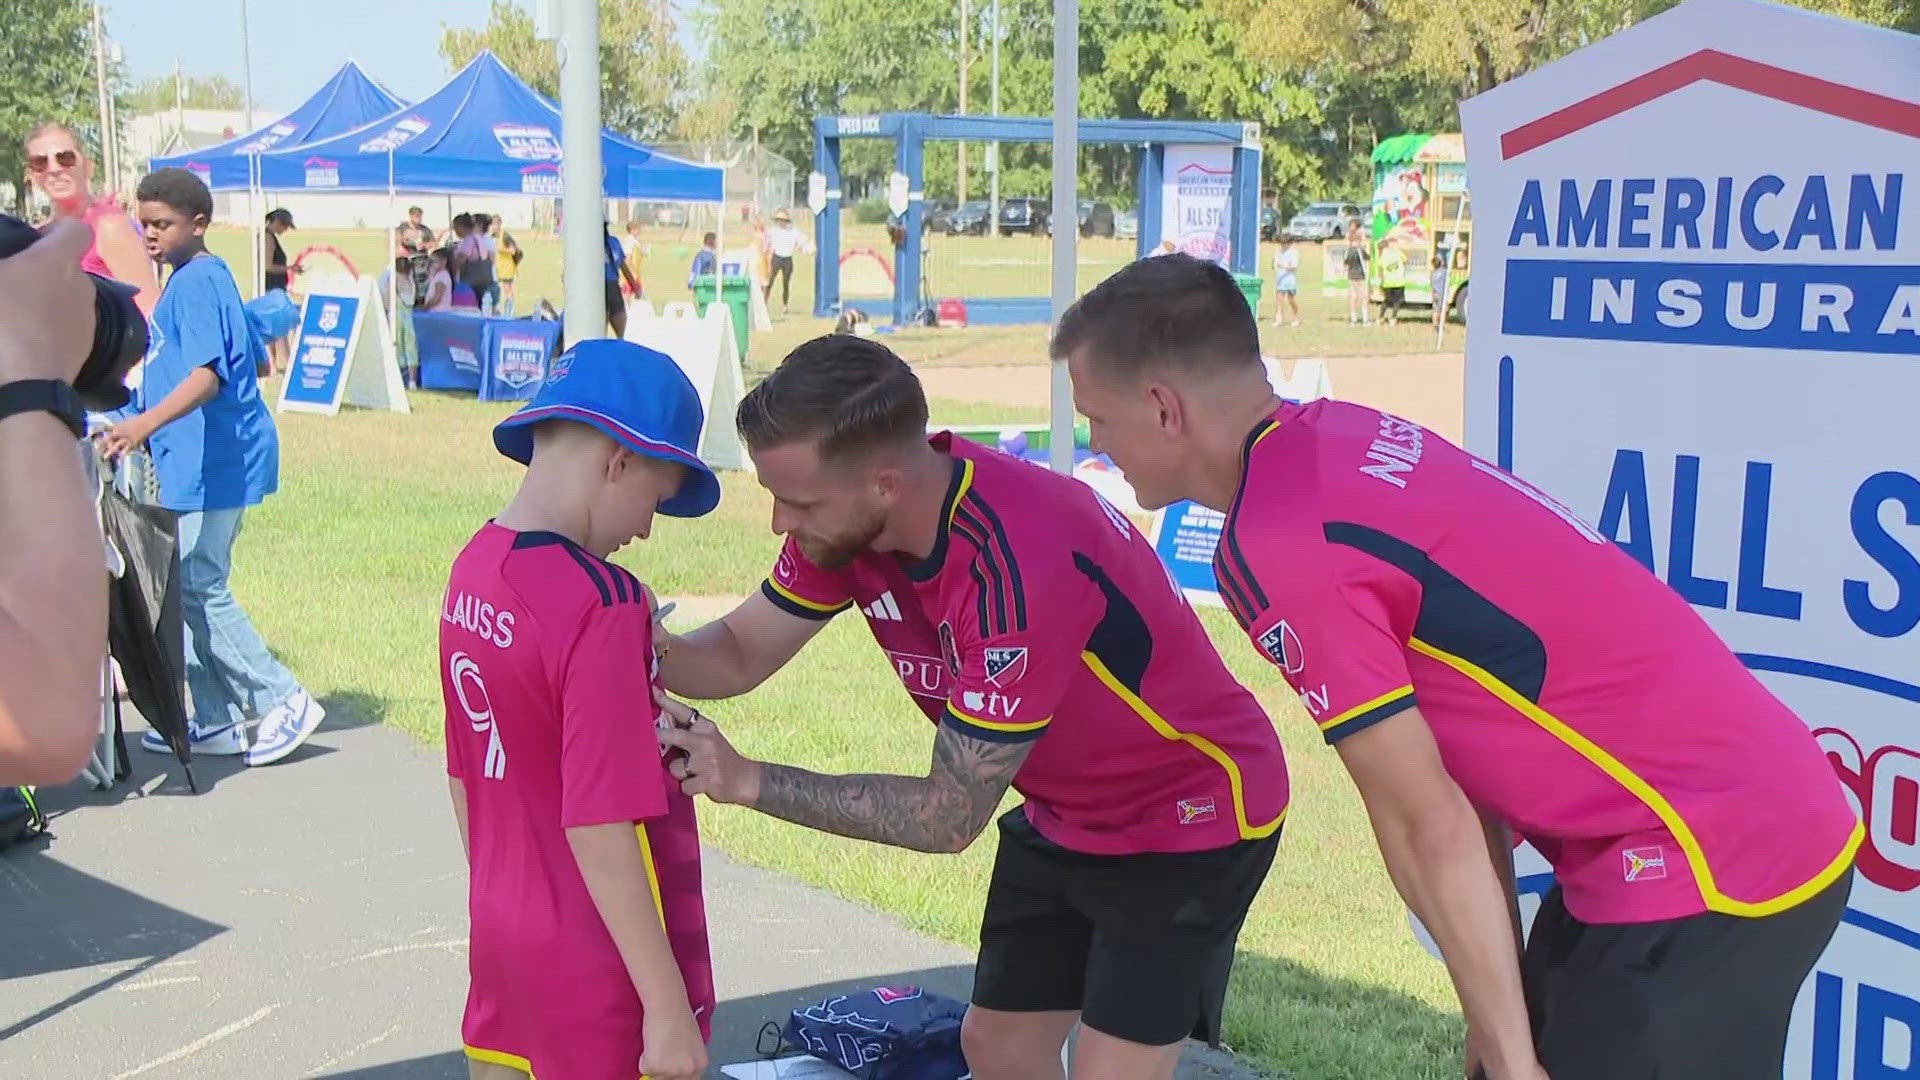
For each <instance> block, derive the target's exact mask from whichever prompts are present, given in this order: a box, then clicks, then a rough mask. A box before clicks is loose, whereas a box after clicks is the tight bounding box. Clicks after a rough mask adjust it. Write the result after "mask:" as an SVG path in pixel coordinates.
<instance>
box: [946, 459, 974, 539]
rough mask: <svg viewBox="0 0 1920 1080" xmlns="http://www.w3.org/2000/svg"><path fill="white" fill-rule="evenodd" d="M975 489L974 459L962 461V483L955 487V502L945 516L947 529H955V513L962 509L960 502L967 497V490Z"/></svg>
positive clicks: (948, 505) (950, 505) (949, 504)
mask: <svg viewBox="0 0 1920 1080" xmlns="http://www.w3.org/2000/svg"><path fill="white" fill-rule="evenodd" d="M971 487H973V459H972V458H961V459H960V482H959V483H958V484H955V485H954V486H953V501H952V502H950V503H948V504H947V511H946V513H945V514H944V515H943V518H944V520H945V521H946V524H947V528H949V529H951V528H953V512H954V511H955V510H958V509H959V508H960V500H961V499H964V498H966V497H967V489H968V488H971Z"/></svg>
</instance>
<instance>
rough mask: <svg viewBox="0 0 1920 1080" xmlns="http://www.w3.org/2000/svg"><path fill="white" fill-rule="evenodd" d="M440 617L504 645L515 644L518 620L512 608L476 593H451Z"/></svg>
mask: <svg viewBox="0 0 1920 1080" xmlns="http://www.w3.org/2000/svg"><path fill="white" fill-rule="evenodd" d="M440 620H441V621H442V622H448V623H452V624H453V625H455V626H458V627H460V628H461V629H462V630H466V631H468V632H469V633H474V634H479V635H480V639H481V640H482V641H490V642H492V643H493V644H495V645H497V646H499V647H500V648H502V649H507V648H511V647H512V646H513V624H514V622H515V621H517V620H515V618H514V615H513V612H511V611H508V610H507V609H505V608H496V607H494V606H493V605H492V604H489V603H487V602H486V601H485V600H482V599H480V598H479V597H477V596H468V595H467V594H466V593H448V594H447V599H446V602H445V604H443V605H442V606H441V609H440Z"/></svg>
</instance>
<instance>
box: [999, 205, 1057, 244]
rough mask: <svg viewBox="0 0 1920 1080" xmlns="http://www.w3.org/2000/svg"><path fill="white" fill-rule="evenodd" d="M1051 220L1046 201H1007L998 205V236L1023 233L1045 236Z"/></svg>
mask: <svg viewBox="0 0 1920 1080" xmlns="http://www.w3.org/2000/svg"><path fill="white" fill-rule="evenodd" d="M1051 219H1052V215H1051V213H1050V212H1049V209H1048V205H1047V200H1046V199H1029V198H1018V199H1007V200H1006V201H1004V202H1002V203H1001V204H1000V235H1002V236H1012V235H1013V234H1014V233H1017V232H1023V233H1028V234H1031V235H1033V236H1045V235H1046V232H1047V223H1048V222H1049V221H1050V220H1051Z"/></svg>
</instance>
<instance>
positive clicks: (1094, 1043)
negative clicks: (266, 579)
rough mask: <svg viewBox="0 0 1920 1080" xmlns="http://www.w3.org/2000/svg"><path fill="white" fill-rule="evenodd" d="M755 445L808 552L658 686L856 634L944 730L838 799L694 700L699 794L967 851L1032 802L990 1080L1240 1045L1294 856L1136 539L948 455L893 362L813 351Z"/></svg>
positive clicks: (995, 972) (991, 908)
mask: <svg viewBox="0 0 1920 1080" xmlns="http://www.w3.org/2000/svg"><path fill="white" fill-rule="evenodd" d="M739 427H740V431H741V434H742V435H743V436H744V437H745V440H746V445H747V450H748V452H749V453H750V454H751V455H752V457H753V463H754V468H755V471H756V473H757V475H758V478H759V480H760V482H761V484H763V485H764V486H765V487H766V488H767V489H768V490H769V491H770V492H771V493H772V494H773V500H774V501H773V507H774V509H773V528H774V531H775V532H778V533H783V534H785V535H786V537H787V542H786V546H785V547H784V549H783V550H782V551H781V553H780V556H779V560H778V562H777V563H776V565H775V567H774V571H773V574H772V576H771V577H769V578H768V579H767V580H766V582H765V583H764V585H763V587H762V588H761V590H760V591H759V592H758V593H756V594H754V595H753V596H751V597H749V598H748V599H747V600H746V601H745V602H744V603H742V604H741V605H740V606H739V607H738V608H736V609H735V610H734V611H733V612H732V613H730V614H728V615H727V616H725V617H724V618H722V619H721V620H720V621H718V622H716V623H713V624H711V625H709V626H706V627H703V628H701V629H698V630H695V631H693V632H691V633H689V634H687V635H686V636H684V637H681V638H679V639H677V640H670V641H668V642H667V643H666V646H665V647H666V650H667V651H666V654H665V656H664V657H663V659H662V661H661V681H662V682H663V683H664V684H665V686H666V687H667V688H668V689H669V690H672V691H674V692H676V693H679V694H683V695H686V696H689V697H695V698H722V697H730V696H733V695H735V694H742V693H745V692H747V691H748V690H750V689H752V688H753V687H755V686H757V685H758V684H759V683H760V682H761V681H763V680H764V679H766V678H767V677H768V676H769V675H771V674H772V673H773V672H774V671H775V670H776V669H778V668H780V667H781V666H783V665H785V664H786V663H787V662H788V661H789V660H791V659H792V658H793V657H794V655H795V654H796V653H798V652H799V650H800V648H801V647H802V646H803V645H804V644H805V643H806V642H807V641H808V640H809V639H810V638H812V637H813V635H814V634H816V633H817V632H819V630H820V629H821V628H822V627H823V626H825V625H826V623H827V621H828V620H829V619H832V618H833V617H834V616H836V615H838V614H839V613H841V612H843V611H846V610H848V609H850V608H857V609H859V612H860V614H861V616H862V617H864V618H865V620H866V622H867V625H868V626H869V627H870V628H871V629H872V631H873V635H874V639H875V642H876V643H877V644H878V645H879V646H880V649H881V651H882V653H883V654H884V658H885V661H886V663H887V664H888V665H889V666H890V667H891V668H892V669H893V670H894V671H895V672H896V673H897V674H898V675H899V677H900V679H901V681H902V683H903V684H904V685H905V688H906V690H907V692H908V694H910V695H911V697H912V700H913V701H914V703H915V704H916V705H917V706H918V707H919V710H920V712H921V714H922V718H921V720H920V723H922V724H924V723H927V722H931V723H932V724H933V725H934V727H935V729H936V730H935V732H934V735H933V740H932V742H933V748H932V754H931V761H930V763H929V765H928V768H927V771H926V772H925V773H924V774H921V775H917V776H889V775H858V776H825V775H821V774H819V773H813V772H808V771H807V770H805V769H801V768H796V767H793V766H788V765H776V764H770V763H769V764H762V763H759V762H754V761H749V760H746V759H744V758H742V757H741V756H740V755H739V754H737V753H735V752H734V750H733V748H732V747H731V746H730V745H728V743H727V741H726V740H725V739H724V738H723V737H722V736H721V735H720V733H719V731H718V730H717V729H716V727H715V726H714V724H713V723H712V722H710V721H707V720H705V719H704V718H698V717H696V716H695V715H694V714H692V713H691V711H690V710H688V709H687V708H686V707H685V706H684V705H681V704H679V703H677V702H673V703H671V704H670V705H669V708H670V709H671V710H673V711H674V712H675V714H676V717H677V718H679V719H682V720H684V721H687V722H690V723H691V725H692V727H691V729H690V730H669V731H666V732H663V733H662V740H663V741H665V742H667V743H669V744H671V745H674V746H677V747H679V748H680V749H682V750H684V751H685V752H686V755H687V756H686V758H685V759H684V760H676V761H674V762H673V765H672V771H673V774H674V775H675V776H678V777H681V778H683V779H684V781H685V784H684V788H683V790H686V791H688V792H690V793H701V792H704V793H706V794H707V795H709V796H710V797H712V798H713V799H715V800H718V801H722V802H731V803H740V804H744V805H748V806H751V807H753V808H755V809H757V810H759V811H761V812H762V813H766V814H770V815H772V816H774V817H778V818H783V819H785V820H787V821H791V822H795V823H797V824H800V825H804V826H807V827H809V828H814V829H819V830H822V831H825V832H830V833H837V834H839V835H842V836H851V837H857V838H860V839H865V840H872V841H876V842H878V843H883V844H893V845H896V846H899V847H906V848H913V849H915V850H919V851H929V852H954V851H960V850H962V849H964V848H965V847H967V846H968V845H969V844H971V843H972V842H973V840H974V838H975V837H976V836H978V835H979V834H980V832H981V831H982V830H984V829H985V828H986V827H987V825H988V823H989V822H990V821H992V820H993V817H994V814H995V813H996V811H997V809H998V807H999V805H1000V801H1001V797H1002V796H1003V795H1004V794H1005V792H1006V790H1007V788H1008V787H1009V786H1012V787H1013V788H1014V789H1016V790H1017V791H1019V792H1020V793H1021V794H1022V795H1024V796H1025V797H1026V801H1025V802H1024V803H1023V804H1022V805H1021V806H1019V807H1018V808H1016V809H1014V810H1011V811H1009V812H1008V813H1007V814H1006V815H1005V816H1003V817H1002V818H1001V819H1000V824H999V829H1000V844H999V854H998V858H997V860H996V862H995V864H994V870H993V878H992V881H991V883H990V884H989V886H988V889H987V900H986V911H985V915H984V918H983V921H982V925H981V930H980V955H979V964H978V967H977V971H976V974H975V979H974V991H973V1007H972V1009H971V1010H970V1011H969V1012H968V1014H967V1018H966V1021H965V1024H964V1026H963V1029H962V1044H963V1048H964V1049H965V1052H966V1056H967V1063H968V1065H969V1067H970V1068H971V1069H972V1070H973V1075H974V1076H975V1077H978V1078H979V1080H1003V1078H1010V1077H1030V1076H1036V1075H1045V1074H1046V1072H1047V1071H1048V1070H1049V1069H1051V1070H1052V1072H1053V1075H1055V1076H1058V1075H1059V1071H1058V1070H1059V1064H1058V1062H1059V1060H1060V1048H1061V1045H1062V1043H1063V1041H1064V1040H1065V1039H1066V1036H1067V1033H1068V1031H1069V1030H1070V1029H1071V1028H1072V1026H1073V1024H1074V1023H1075V1021H1076V1020H1080V1021H1082V1022H1083V1023H1084V1028H1083V1030H1082V1032H1081V1034H1080V1036H1079V1040H1078V1043H1077V1044H1076V1050H1075V1055H1074V1071H1075V1075H1076V1076H1083V1077H1100V1078H1103V1080H1135V1078H1139V1080H1165V1078H1167V1077H1170V1076H1172V1075H1173V1069H1174V1066H1175V1064H1176V1062H1177V1060H1178V1058H1179V1051H1180V1046H1181V1044H1182V1043H1184V1042H1185V1040H1186V1039H1187V1038H1188V1037H1189V1036H1191V1035H1197V1036H1199V1037H1202V1038H1206V1039H1209V1040H1210V1041H1217V1039H1218V1034H1219V1022H1220V1010H1221V1004H1222V1002H1223V1000H1224V998H1225V995H1226V983H1227V974H1228V971H1229V969H1230V968H1231V966H1232V963H1233V946H1234V941H1235V939H1236V938H1237V936H1238V935H1239V932H1240V925H1241V922H1242V920H1243V919H1244V918H1245V915H1246V912H1247V907H1248V905H1249V904H1250V903H1251V902H1252V900H1253V897H1254V895H1255V894H1256V893H1257V892H1258V891H1259V889H1260V885H1261V883H1262V881H1264V880H1265V878H1266V875H1267V869H1268V867H1269V866H1270V865H1271V863H1272V861H1273V855H1274V849H1275V847H1276V845H1277V844H1278V841H1279V834H1280V826H1281V821H1282V818H1283V817H1284V816H1285V812H1286V807H1287V773H1286V765H1285V763H1284V761H1283V760H1282V757H1281V751H1280V743H1279V740H1278V739H1277V737H1276V735H1275V732H1274V729H1273V724H1272V722H1271V721H1270V720H1269V719H1268V718H1267V717H1266V715H1265V714H1264V713H1263V712H1262V711H1261V708H1260V705H1259V703H1258V702H1256V701H1255V700H1254V699H1253V697H1252V695H1250V694H1249V693H1247V691H1246V690H1244V689H1243V688H1241V687H1240V685H1239V684H1238V683H1236V682H1234V681H1233V678H1232V677H1231V676H1230V675H1228V674H1227V670H1226V667H1225V666H1224V665H1223V664H1222V662H1221V660H1220V657H1219V655H1218V654H1217V653H1216V652H1215V651H1214V649H1213V645H1212V643H1211V642H1209V641H1208V640H1207V636H1206V633H1205V631H1204V630H1203V629H1202V628H1201V626H1200V622H1199V620H1198V619H1197V618H1196V617H1195V615H1194V613H1193V611H1192V609H1191V608H1189V607H1188V606H1187V603H1186V600H1185V598H1184V597H1183V595H1182V594H1181V593H1180V591H1179V589H1178V588H1176V587H1175V586H1174V585H1173V583H1172V582H1171V581H1170V580H1169V578H1168V576H1167V573H1166V571H1165V570H1164V569H1163V568H1162V567H1161V565H1160V562H1159V559H1158V558H1157V557H1156V556H1155V555H1154V553H1153V549H1152V547H1151V546H1150V545H1148V543H1147V542H1146V540H1145V538H1144V537H1142V536H1141V535H1140V534H1139V532H1138V531H1137V530H1135V529H1134V527H1133V525H1132V524H1131V523H1130V522H1129V521H1128V520H1127V518H1126V516H1125V515H1123V514H1121V513H1120V512H1119V511H1118V510H1116V509H1114V508H1113V507H1112V506H1110V505H1109V504H1107V503H1106V502H1105V501H1103V500H1102V499H1101V498H1100V497H1099V496H1098V495H1096V494H1094V492H1093V490H1092V489H1090V488H1088V487H1086V486H1085V485H1083V484H1081V483H1079V482H1078V481H1076V480H1073V479H1071V478H1070V477H1065V476H1061V475H1058V474H1056V473H1052V472H1049V471H1047V470H1045V469H1043V468H1039V467H1038V466H1035V465H1032V464H1029V463H1027V462H1024V461H1021V460H1019V459H1017V458H1013V457H1009V456H1007V455H1005V454H1002V453H1000V452H999V451H997V450H992V449H989V448H986V447H983V446H979V445H976V444H974V443H970V442H967V441H965V440H963V439H956V438H954V437H952V435H951V434H947V433H942V434H939V435H936V436H934V437H933V438H932V439H929V438H928V437H927V401H926V397H925V396H924V395H923V393H922V392H921V388H920V383H919V380H918V379H917V378H915V377H914V374H913V371H912V369H910V368H909V367H908V366H907V365H906V363H905V362H904V361H902V360H901V359H900V358H899V357H897V356H895V355H894V354H893V353H891V352H889V351H888V350H887V349H886V347H885V346H883V345H881V344H879V343H877V342H873V341H869V340H866V339H863V338H858V337H852V336H848V335H836V336H830V337H823V338H819V339H816V340H814V341H812V342H809V343H807V344H805V345H802V346H801V347H800V348H799V349H797V350H795V351H794V353H793V354H792V355H791V356H789V357H787V359H786V361H785V362H784V363H782V364H781V365H780V367H779V368H778V369H777V370H776V371H775V372H774V373H773V374H772V375H770V376H769V377H768V378H767V379H766V380H765V381H764V382H762V383H760V384H759V386H757V387H755V388H754V390H753V391H752V392H751V393H749V394H748V395H747V396H746V398H745V400H744V401H743V402H742V403H741V405H740V409H739ZM821 704H822V705H823V706H824V707H826V708H830V709H839V708H840V707H841V704H840V703H839V702H837V701H823V702H822V703H821ZM794 722H795V723H806V722H807V718H806V717H795V718H794ZM1035 1070H1039V1071H1038V1072H1036V1071H1035Z"/></svg>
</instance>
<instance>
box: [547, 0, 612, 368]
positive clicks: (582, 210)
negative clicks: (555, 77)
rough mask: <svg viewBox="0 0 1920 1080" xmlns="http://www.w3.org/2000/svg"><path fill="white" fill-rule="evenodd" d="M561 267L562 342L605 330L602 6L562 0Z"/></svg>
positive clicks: (587, 1) (584, 0) (588, 1)
mask: <svg viewBox="0 0 1920 1080" xmlns="http://www.w3.org/2000/svg"><path fill="white" fill-rule="evenodd" d="M558 7H559V11H560V153H561V158H562V161H563V164H562V167H561V179H562V186H561V193H562V197H561V206H562V212H563V215H564V216H563V217H562V219H561V229H560V234H561V235H560V244H561V256H562V258H561V268H562V274H563V275H564V277H565V296H566V304H567V307H566V311H565V312H564V318H565V320H566V344H567V345H569V346H570V345H572V344H573V343H575V342H578V341H585V340H587V339H589V338H597V337H604V336H606V332H607V294H606V261H607V253H606V205H605V203H604V201H603V199H602V191H603V188H602V187H601V181H600V6H599V4H598V3H596V2H595V0H561V2H560V3H559V5H558Z"/></svg>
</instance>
